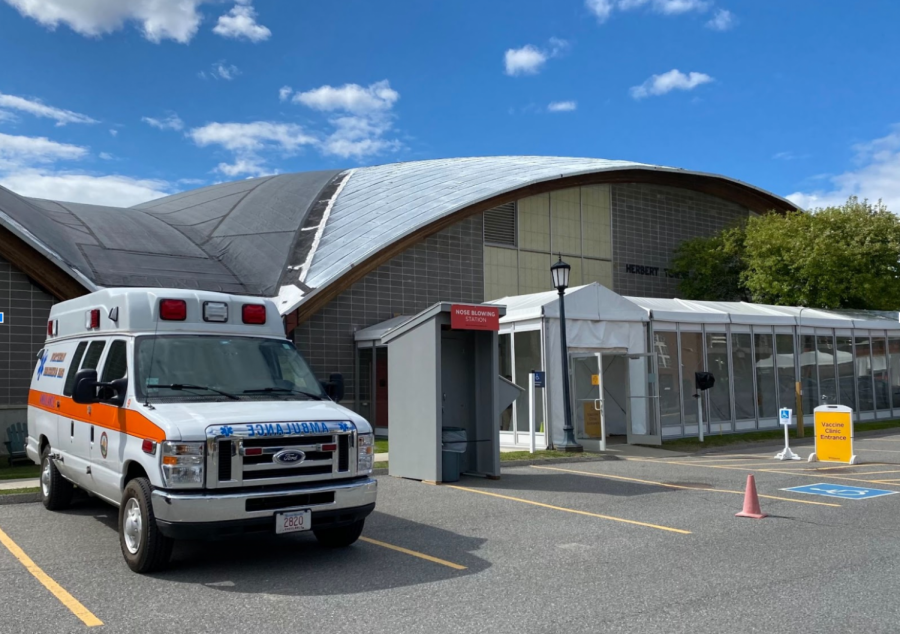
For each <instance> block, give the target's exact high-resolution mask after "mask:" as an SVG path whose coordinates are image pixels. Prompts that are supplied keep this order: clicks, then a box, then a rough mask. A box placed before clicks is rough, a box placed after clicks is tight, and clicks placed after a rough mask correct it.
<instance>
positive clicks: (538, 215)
mask: <svg viewBox="0 0 900 634" xmlns="http://www.w3.org/2000/svg"><path fill="white" fill-rule="evenodd" d="M516 208H517V210H518V212H519V218H518V220H519V247H520V248H522V249H532V250H534V251H548V252H549V251H550V195H549V194H539V195H537V196H531V197H529V198H523V199H522V200H520V201H518V203H516Z"/></svg>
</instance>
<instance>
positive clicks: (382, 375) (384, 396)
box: [375, 346, 388, 427]
mask: <svg viewBox="0 0 900 634" xmlns="http://www.w3.org/2000/svg"><path fill="white" fill-rule="evenodd" d="M375 426H376V427H387V426H388V349H387V347H386V346H381V347H378V348H375Z"/></svg>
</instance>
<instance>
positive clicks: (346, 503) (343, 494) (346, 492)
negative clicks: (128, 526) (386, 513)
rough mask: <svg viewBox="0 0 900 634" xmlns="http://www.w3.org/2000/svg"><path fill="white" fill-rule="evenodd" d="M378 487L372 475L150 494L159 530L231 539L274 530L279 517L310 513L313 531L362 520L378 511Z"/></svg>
mask: <svg viewBox="0 0 900 634" xmlns="http://www.w3.org/2000/svg"><path fill="white" fill-rule="evenodd" d="M377 489H378V483H377V482H376V481H375V480H374V479H373V478H370V477H362V478H354V479H352V480H347V481H337V482H334V481H331V482H326V483H315V484H304V485H294V486H282V487H277V488H271V489H269V488H267V489H266V490H264V491H256V490H253V489H244V490H241V491H236V492H233V493H224V492H222V491H221V490H218V491H169V490H165V489H155V490H154V491H153V493H152V497H151V499H152V503H153V513H154V515H155V516H156V523H157V525H158V526H159V529H160V531H161V532H162V533H163V534H164V535H166V536H168V537H173V538H176V539H193V538H199V537H204V538H206V537H214V536H229V535H234V534H241V533H247V532H257V531H260V532H265V531H272V532H274V530H275V519H274V518H275V514H276V513H283V512H286V511H296V510H302V509H309V510H310V511H311V512H312V527H313V529H317V528H328V527H334V526H342V525H347V524H351V523H353V522H355V521H358V520H360V519H364V518H365V517H366V516H368V515H369V514H370V513H371V512H372V511H373V510H374V508H375V495H376V492H377Z"/></svg>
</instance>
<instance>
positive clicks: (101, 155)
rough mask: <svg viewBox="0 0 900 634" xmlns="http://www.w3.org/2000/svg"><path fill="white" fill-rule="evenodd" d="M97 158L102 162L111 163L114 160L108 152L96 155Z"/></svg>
mask: <svg viewBox="0 0 900 634" xmlns="http://www.w3.org/2000/svg"><path fill="white" fill-rule="evenodd" d="M97 156H99V157H100V158H102V159H103V160H104V161H111V160H113V158H115V157H114V156H113V155H112V154H110V153H109V152H100V154H98V155H97Z"/></svg>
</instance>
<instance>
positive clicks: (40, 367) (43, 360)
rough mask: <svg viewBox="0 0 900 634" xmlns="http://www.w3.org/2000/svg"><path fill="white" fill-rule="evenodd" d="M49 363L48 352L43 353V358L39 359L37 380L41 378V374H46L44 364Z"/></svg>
mask: <svg viewBox="0 0 900 634" xmlns="http://www.w3.org/2000/svg"><path fill="white" fill-rule="evenodd" d="M46 363H47V353H46V352H45V353H44V354H42V355H41V360H40V361H38V371H37V380H38V381H40V380H41V376H42V375H43V374H44V365H45V364H46Z"/></svg>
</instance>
